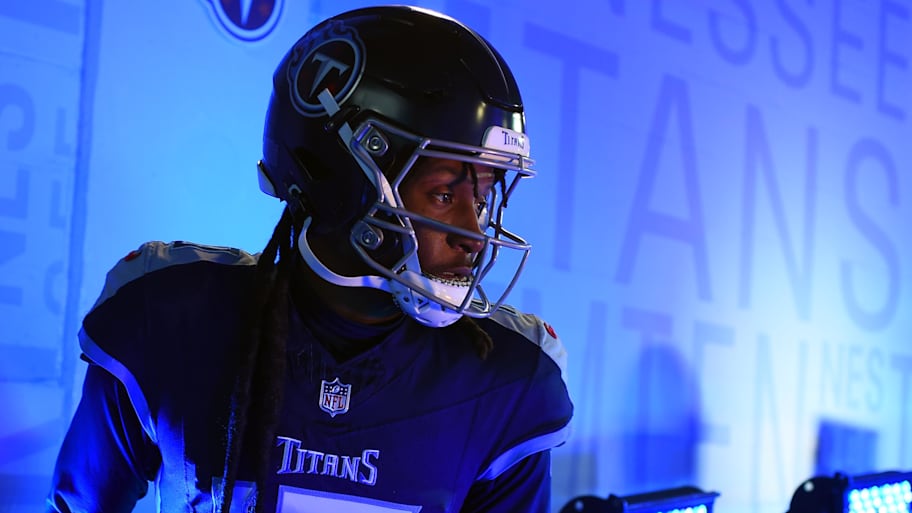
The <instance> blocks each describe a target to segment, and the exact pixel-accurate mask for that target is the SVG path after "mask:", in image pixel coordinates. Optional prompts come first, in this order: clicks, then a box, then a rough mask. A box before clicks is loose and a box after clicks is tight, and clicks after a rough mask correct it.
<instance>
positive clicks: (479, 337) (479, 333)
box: [452, 315, 494, 360]
mask: <svg viewBox="0 0 912 513" xmlns="http://www.w3.org/2000/svg"><path fill="white" fill-rule="evenodd" d="M452 328H455V329H459V330H461V331H462V333H463V334H464V335H465V336H466V337H468V339H469V340H471V341H472V345H473V346H475V353H477V354H478V357H479V358H481V359H482V360H485V359H487V358H488V354H489V353H490V352H491V350H492V349H494V340H492V339H491V335H488V332H487V331H485V330H483V329H481V326H479V325H478V323H477V322H475V319H472V318H471V317H468V316H466V315H463V316H462V317H460V318H459V320H458V321H456V322H455V323H453V325H452Z"/></svg>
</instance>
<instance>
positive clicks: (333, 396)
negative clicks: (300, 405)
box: [320, 378, 352, 417]
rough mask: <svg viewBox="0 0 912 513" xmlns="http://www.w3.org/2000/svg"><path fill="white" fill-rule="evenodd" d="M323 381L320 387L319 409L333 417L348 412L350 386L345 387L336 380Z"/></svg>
mask: <svg viewBox="0 0 912 513" xmlns="http://www.w3.org/2000/svg"><path fill="white" fill-rule="evenodd" d="M322 381H323V386H321V387H320V409H321V410H323V411H325V412H326V413H328V414H329V415H330V416H332V417H335V416H336V415H341V414H343V413H345V412H347V411H348V403H349V400H350V399H351V388H352V387H351V385H346V384H345V383H342V382H341V381H339V378H336V379H334V380H332V381H326V380H325V379H324V380H322Z"/></svg>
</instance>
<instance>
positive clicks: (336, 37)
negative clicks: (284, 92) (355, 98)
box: [288, 23, 364, 116]
mask: <svg viewBox="0 0 912 513" xmlns="http://www.w3.org/2000/svg"><path fill="white" fill-rule="evenodd" d="M291 59H292V62H291V65H290V66H289V67H288V84H289V86H290V87H289V89H290V91H291V99H292V104H293V105H294V106H295V108H296V109H297V110H298V112H300V113H301V114H303V115H305V116H319V115H322V114H325V113H326V111H325V110H324V108H323V105H322V104H321V103H320V100H319V98H318V96H319V95H320V93H321V92H323V91H324V90H329V92H330V94H332V97H333V99H334V100H335V101H336V103H337V104H342V103H344V102H345V100H346V99H347V98H348V95H349V94H350V93H351V92H352V90H354V88H355V86H356V85H358V81H359V80H360V79H361V74H362V73H363V71H364V45H363V43H362V42H361V39H360V38H359V37H358V34H357V33H355V31H354V30H352V29H349V28H345V27H343V26H342V25H341V24H338V23H330V24H328V26H327V27H326V29H325V30H324V31H323V33H322V37H321V38H308V41H306V42H305V43H301V44H299V46H296V47H295V48H294V49H293V53H292V57H291Z"/></svg>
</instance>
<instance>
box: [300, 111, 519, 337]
mask: <svg viewBox="0 0 912 513" xmlns="http://www.w3.org/2000/svg"><path fill="white" fill-rule="evenodd" d="M494 129H495V130H497V131H499V132H497V133H496V134H495V135H494V136H492V137H486V139H489V140H488V141H486V144H490V145H491V147H482V146H471V145H465V144H460V143H453V142H447V141H439V140H434V139H430V138H425V137H421V136H418V135H415V134H412V133H409V132H407V131H405V130H402V129H399V128H396V127H394V126H392V125H390V124H388V123H385V122H383V121H381V120H378V119H374V118H368V119H366V120H364V121H362V122H361V123H360V125H358V127H357V128H356V129H354V130H352V131H351V132H350V133H351V138H350V140H349V141H348V148H349V151H350V152H351V154H352V158H353V159H354V160H355V161H357V162H358V165H359V166H360V167H361V169H362V171H363V172H364V173H365V175H366V176H367V178H368V180H369V181H370V182H371V183H372V184H373V185H374V191H375V192H376V197H375V198H374V201H373V204H372V205H370V206H369V208H368V209H367V211H366V213H365V214H364V215H363V216H362V217H361V218H360V219H359V220H357V221H356V222H355V223H354V225H353V226H352V228H351V233H350V239H349V241H350V243H351V246H352V248H353V249H354V251H355V252H356V253H357V254H358V255H359V256H360V258H361V259H362V260H363V261H364V262H365V263H366V264H367V265H368V266H369V267H370V268H371V269H372V270H373V271H375V272H376V273H377V276H341V275H339V274H336V273H335V272H333V271H331V270H330V269H329V267H328V266H326V265H325V264H324V263H323V262H321V261H320V259H319V257H317V256H316V255H315V254H314V253H313V252H312V251H311V249H310V247H309V244H308V243H307V240H306V234H307V229H308V228H309V222H307V223H305V226H304V228H303V229H302V231H301V236H300V238H299V248H300V250H301V253H302V255H303V256H304V258H305V260H306V261H307V263H308V264H309V265H310V266H311V268H313V269H314V271H315V272H317V274H318V275H320V276H321V277H322V278H323V279H325V280H327V281H329V282H331V283H334V284H336V285H340V286H358V287H365V286H366V287H371V288H377V289H380V290H384V291H388V292H390V293H391V294H392V295H393V297H394V299H395V301H396V303H397V304H398V305H399V307H400V308H401V309H402V310H403V311H404V312H405V313H407V314H408V315H410V316H412V317H414V318H415V319H416V320H418V321H419V322H420V323H422V324H425V325H428V326H434V327H441V326H446V325H449V324H452V323H453V322H455V321H456V320H458V319H459V318H460V317H461V316H463V315H467V316H469V317H487V316H488V315H490V314H491V313H492V312H494V311H495V310H496V309H497V308H498V307H499V306H500V305H501V304H502V303H503V302H504V300H505V299H506V296H507V295H508V294H509V292H510V290H512V288H513V286H514V285H515V283H516V280H517V278H518V277H519V274H520V273H521V271H522V269H523V267H524V266H525V262H526V259H527V257H528V254H529V251H530V249H531V246H530V245H529V244H528V243H527V242H526V241H525V240H523V239H522V238H521V237H519V236H518V235H516V234H514V233H512V232H510V231H509V230H507V229H506V228H505V227H504V226H503V216H504V209H505V208H506V206H507V203H508V200H509V198H510V196H511V194H512V193H513V190H514V189H515V188H516V186H517V184H518V183H519V180H520V179H521V178H523V177H528V176H533V175H534V171H533V170H532V169H531V168H530V166H531V164H532V161H531V160H530V159H529V158H528V157H527V156H526V155H523V154H520V153H514V152H511V151H506V150H504V149H502V148H501V147H497V145H496V144H495V141H497V140H502V138H504V133H508V132H509V130H506V129H503V128H501V127H494ZM346 132H349V131H348V130H340V136H342V137H344V135H343V133H346ZM346 135H347V133H346ZM517 136H520V137H522V138H523V146H524V148H527V147H528V146H527V143H528V141H527V140H526V139H525V136H524V135H522V134H509V137H517ZM403 147H407V148H409V149H403ZM390 151H396V152H397V153H398V154H400V155H403V156H404V159H395V160H394V162H396V169H389V170H387V171H386V172H384V171H383V170H382V169H381V166H380V164H379V163H378V161H379V160H382V159H383V157H384V156H386V155H387V153H388V152H390ZM421 158H441V159H450V160H456V161H460V162H463V163H464V165H467V166H474V165H483V166H489V167H492V168H495V169H496V170H497V172H496V179H495V182H494V185H493V186H492V187H491V188H490V190H489V192H488V194H487V198H486V201H485V205H486V207H485V208H484V209H483V210H482V211H481V212H479V219H478V224H479V228H480V230H481V231H482V233H480V234H479V233H474V232H471V231H468V230H465V229H463V228H460V227H457V226H453V225H449V224H446V223H443V222H440V221H438V220H435V219H432V218H429V217H425V216H422V215H419V214H417V213H415V212H411V211H409V210H408V209H407V208H406V207H405V205H404V203H403V200H402V197H401V196H400V192H399V188H400V187H401V186H402V184H403V183H404V182H405V181H406V179H407V178H408V177H409V174H410V172H411V171H413V169H414V168H415V165H416V163H417V162H418V161H419V159H421ZM398 161H401V164H399V163H398ZM473 179H475V177H474V174H473ZM416 224H421V225H424V226H426V227H428V228H429V229H433V230H437V231H441V232H445V233H453V234H457V235H459V236H461V237H464V238H467V239H472V240H476V241H478V242H480V243H481V250H480V251H478V253H476V254H475V257H474V265H473V267H472V272H471V274H470V275H469V276H466V277H465V278H464V279H461V280H452V279H447V278H443V277H440V276H434V275H431V274H428V273H425V272H424V271H423V270H422V267H421V262H420V260H419V256H418V241H417V237H416V233H415V225H416ZM390 238H393V239H394V242H393V241H390V240H389V239H390ZM391 243H393V246H394V247H396V248H398V251H397V252H396V253H397V254H395V255H392V256H390V255H389V253H388V252H384V251H382V250H381V246H383V245H384V244H386V245H390V244H391ZM507 250H509V252H510V253H513V258H511V259H510V260H511V261H512V262H515V265H514V266H513V267H514V269H513V270H512V273H511V274H510V277H509V278H508V279H507V282H506V285H505V286H501V287H500V288H499V292H498V293H497V294H494V295H489V293H488V290H487V289H486V288H485V287H484V286H483V285H482V282H483V281H484V279H485V278H486V277H487V276H488V275H489V274H490V273H491V271H492V270H493V269H494V267H495V265H494V264H495V263H497V262H498V261H499V260H501V257H502V254H503V252H504V251H507ZM495 296H496V297H495Z"/></svg>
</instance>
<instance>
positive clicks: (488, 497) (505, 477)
mask: <svg viewBox="0 0 912 513" xmlns="http://www.w3.org/2000/svg"><path fill="white" fill-rule="evenodd" d="M550 507H551V451H550V450H544V451H539V452H536V453H533V454H531V455H529V456H526V457H525V458H523V459H521V460H520V461H518V462H516V464H514V465H512V466H511V467H510V468H509V469H507V470H505V471H504V472H502V473H501V474H500V475H498V476H497V477H496V478H494V479H490V480H485V481H477V482H476V483H475V485H474V486H473V487H472V489H471V490H469V495H468V496H467V497H466V500H465V502H463V506H462V508H461V509H460V513H516V512H523V513H548V512H549V511H550Z"/></svg>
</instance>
